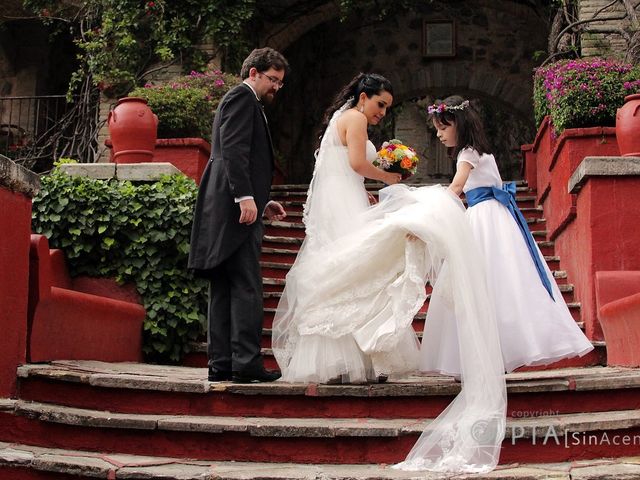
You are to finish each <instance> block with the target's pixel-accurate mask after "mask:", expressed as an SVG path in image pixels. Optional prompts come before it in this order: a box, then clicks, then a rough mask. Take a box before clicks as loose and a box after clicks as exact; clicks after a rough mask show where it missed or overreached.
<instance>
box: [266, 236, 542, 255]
mask: <svg viewBox="0 0 640 480" xmlns="http://www.w3.org/2000/svg"><path fill="white" fill-rule="evenodd" d="M538 235H540V234H538ZM534 239H535V240H536V243H537V244H538V247H539V248H540V250H541V251H542V254H543V255H554V251H553V250H554V242H552V241H548V240H542V239H539V238H538V239H536V237H535V236H534ZM302 240H303V239H302V238H299V237H288V236H284V235H265V236H264V238H263V241H262V246H263V249H264V248H265V247H266V248H275V249H286V250H295V251H297V250H298V249H299V248H300V245H302Z"/></svg>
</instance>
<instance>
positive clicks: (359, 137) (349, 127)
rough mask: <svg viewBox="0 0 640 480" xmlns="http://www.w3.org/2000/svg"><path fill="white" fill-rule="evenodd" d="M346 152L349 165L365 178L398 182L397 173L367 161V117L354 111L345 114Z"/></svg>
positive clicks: (388, 182) (389, 182)
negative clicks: (386, 170)
mask: <svg viewBox="0 0 640 480" xmlns="http://www.w3.org/2000/svg"><path fill="white" fill-rule="evenodd" d="M344 120H345V127H346V135H345V137H346V140H347V152H348V155H349V165H350V166H351V168H352V169H353V170H354V171H355V172H356V173H357V174H358V175H362V176H363V177H365V178H370V179H372V180H378V181H381V182H384V183H386V184H387V185H393V184H394V183H398V182H399V181H400V180H401V179H402V176H401V175H400V174H399V173H391V172H385V171H384V170H382V169H380V168H378V167H374V166H373V165H372V164H371V163H370V162H369V161H367V154H366V144H367V140H368V137H367V117H365V116H364V115H362V114H358V113H355V112H354V114H349V115H345V119H344Z"/></svg>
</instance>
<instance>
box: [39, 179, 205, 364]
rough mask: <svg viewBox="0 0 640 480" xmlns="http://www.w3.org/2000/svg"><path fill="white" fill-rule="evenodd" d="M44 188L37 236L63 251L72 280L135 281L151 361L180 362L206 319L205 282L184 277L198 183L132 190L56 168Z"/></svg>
mask: <svg viewBox="0 0 640 480" xmlns="http://www.w3.org/2000/svg"><path fill="white" fill-rule="evenodd" d="M41 184H42V189H41V191H40V193H39V195H38V196H37V197H36V198H35V199H34V202H33V231H34V232H37V233H41V234H43V235H45V236H47V237H48V238H49V242H50V245H51V248H61V249H62V250H64V252H65V255H66V257H67V261H68V263H69V266H70V272H71V274H72V275H74V276H75V275H81V274H83V275H90V276H96V277H115V278H116V280H117V281H119V282H123V283H124V282H132V283H134V284H135V285H136V287H137V289H138V292H139V293H140V295H141V297H142V299H143V301H144V307H145V309H146V311H147V318H146V319H145V322H144V346H143V351H144V353H145V355H146V357H147V359H148V360H150V361H158V362H177V361H179V360H180V359H181V357H182V356H183V354H184V353H186V352H188V351H189V343H190V342H192V341H194V340H196V339H197V338H198V336H199V335H200V334H201V333H202V331H203V325H204V322H205V318H206V317H205V313H204V312H205V311H206V299H207V283H206V281H204V280H202V279H197V278H194V277H193V276H192V275H191V274H190V273H188V271H187V258H188V253H189V237H190V232H191V223H192V212H193V207H194V204H195V199H196V195H197V187H196V185H195V183H194V182H193V180H191V179H190V178H188V177H185V176H183V175H173V176H166V177H163V178H162V179H161V180H160V181H158V182H153V183H139V184H133V183H131V182H129V181H117V180H109V181H105V180H94V179H90V178H85V177H78V176H70V175H67V174H65V173H63V172H61V171H59V170H58V169H54V170H53V171H52V172H51V174H50V175H47V176H44V177H42V180H41Z"/></svg>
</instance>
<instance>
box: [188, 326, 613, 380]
mask: <svg viewBox="0 0 640 480" xmlns="http://www.w3.org/2000/svg"><path fill="white" fill-rule="evenodd" d="M577 323H578V325H580V326H581V328H582V322H577ZM414 328H417V326H416V324H415V323H414ZM270 331H271V329H269V328H265V329H263V337H262V349H261V352H262V357H263V360H264V365H265V367H266V368H269V369H276V370H277V369H278V368H279V366H278V363H277V362H276V359H275V357H274V355H273V350H272V349H271V337H270V336H265V335H266V334H265V332H270ZM416 333H417V335H418V337H419V338H422V332H416ZM591 343H592V344H593V346H594V347H595V348H594V350H593V351H591V352H589V353H588V354H586V355H585V356H583V357H575V358H570V359H566V360H560V361H558V362H554V363H551V364H549V365H539V366H535V367H521V368H519V369H517V370H516V371H540V370H554V369H558V368H573V367H592V366H597V365H606V363H607V361H606V358H607V353H606V348H605V347H606V345H605V343H604V342H601V341H593V342H591ZM191 346H192V350H191V352H189V353H188V354H186V355H185V357H184V360H183V362H182V364H183V365H184V366H187V367H196V368H204V367H206V366H207V343H206V342H194V343H192V344H191Z"/></svg>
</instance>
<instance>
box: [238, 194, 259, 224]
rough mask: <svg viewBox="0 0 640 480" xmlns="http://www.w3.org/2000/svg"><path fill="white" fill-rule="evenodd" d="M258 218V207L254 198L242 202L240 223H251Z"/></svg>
mask: <svg viewBox="0 0 640 480" xmlns="http://www.w3.org/2000/svg"><path fill="white" fill-rule="evenodd" d="M257 218H258V207H256V202H255V201H254V200H253V198H248V199H247V200H242V201H241V202H240V223H246V224H247V225H251V224H252V223H253V222H255V221H256V219H257Z"/></svg>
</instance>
